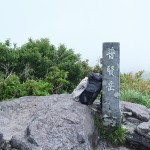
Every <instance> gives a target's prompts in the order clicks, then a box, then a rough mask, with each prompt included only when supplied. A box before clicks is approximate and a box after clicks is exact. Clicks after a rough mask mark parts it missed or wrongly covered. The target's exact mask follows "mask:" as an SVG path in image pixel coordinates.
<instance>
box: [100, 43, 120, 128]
mask: <svg viewBox="0 0 150 150" xmlns="http://www.w3.org/2000/svg"><path fill="white" fill-rule="evenodd" d="M102 66H103V67H102V74H103V83H102V121H103V125H104V127H105V128H106V129H107V130H112V129H115V128H117V127H118V126H119V125H120V123H121V111H120V107H119V97H120V44H119V43H117V42H115V43H103V61H102Z"/></svg>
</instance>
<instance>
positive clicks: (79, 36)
mask: <svg viewBox="0 0 150 150" xmlns="http://www.w3.org/2000/svg"><path fill="white" fill-rule="evenodd" d="M0 19H1V21H0V41H1V42H4V41H5V40H6V39H7V38H10V39H11V42H14V43H17V44H18V46H20V45H21V44H24V43H25V42H27V40H28V38H29V37H31V38H33V39H39V38H49V39H50V41H51V43H52V44H54V45H55V46H58V45H59V44H60V43H63V44H65V45H66V46H67V48H72V49H74V51H75V53H80V54H81V56H82V58H83V59H89V64H90V65H92V66H93V65H95V64H96V63H97V60H98V58H99V57H101V56H102V43H103V42H120V46H121V47H120V48H121V49H120V54H121V72H131V71H137V70H143V69H144V70H146V71H150V0H0Z"/></svg>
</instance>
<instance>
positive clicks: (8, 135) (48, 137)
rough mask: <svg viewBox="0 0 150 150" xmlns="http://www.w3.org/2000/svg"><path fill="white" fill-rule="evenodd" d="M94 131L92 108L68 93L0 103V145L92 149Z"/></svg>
mask: <svg viewBox="0 0 150 150" xmlns="http://www.w3.org/2000/svg"><path fill="white" fill-rule="evenodd" d="M95 133H96V128H95V126H94V121H93V115H92V112H91V111H90V109H89V108H88V107H87V106H85V105H81V104H80V103H77V102H74V101H73V100H72V98H71V95H67V94H66V95H52V96H30V97H29V96H28V97H21V98H19V99H16V100H13V101H8V102H1V103H0V149H11V148H15V149H19V150H91V149H92V147H93V146H94V142H95V141H96V140H95V139H96V138H97V137H95V136H96V134H95Z"/></svg>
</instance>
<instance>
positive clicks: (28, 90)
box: [22, 80, 53, 96]
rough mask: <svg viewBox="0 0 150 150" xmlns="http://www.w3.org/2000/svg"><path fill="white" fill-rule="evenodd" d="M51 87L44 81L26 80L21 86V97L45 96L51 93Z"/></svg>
mask: <svg viewBox="0 0 150 150" xmlns="http://www.w3.org/2000/svg"><path fill="white" fill-rule="evenodd" d="M52 87H53V86H52V85H51V84H49V83H48V82H44V81H35V80H27V81H26V82H25V83H24V84H23V85H22V89H23V91H24V92H23V95H22V96H25V95H29V96H30V95H33V96H46V95H49V94H50V93H51V91H52Z"/></svg>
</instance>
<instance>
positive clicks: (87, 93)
mask: <svg viewBox="0 0 150 150" xmlns="http://www.w3.org/2000/svg"><path fill="white" fill-rule="evenodd" d="M101 89H102V75H101V74H100V73H93V72H92V73H90V74H89V75H88V84H87V87H86V89H85V90H84V91H83V92H82V94H81V95H80V97H79V101H80V102H81V103H82V104H85V105H91V104H93V102H94V100H95V99H96V98H97V96H98V94H99V93H100V91H101Z"/></svg>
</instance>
